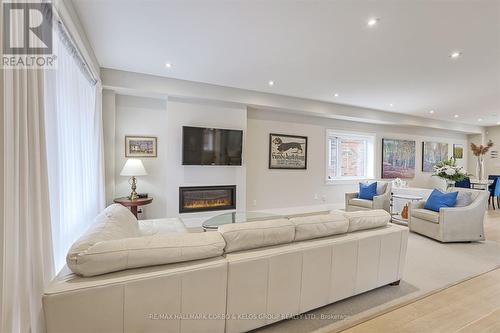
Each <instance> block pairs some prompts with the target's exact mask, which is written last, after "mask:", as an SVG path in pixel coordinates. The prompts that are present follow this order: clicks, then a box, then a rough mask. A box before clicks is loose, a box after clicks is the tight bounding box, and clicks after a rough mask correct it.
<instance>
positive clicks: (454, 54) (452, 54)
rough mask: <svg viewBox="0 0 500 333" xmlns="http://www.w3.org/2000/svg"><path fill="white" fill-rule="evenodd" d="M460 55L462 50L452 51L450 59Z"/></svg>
mask: <svg viewBox="0 0 500 333" xmlns="http://www.w3.org/2000/svg"><path fill="white" fill-rule="evenodd" d="M461 56H462V52H458V51H454V52H452V53H451V54H450V58H451V59H457V58H460V57H461Z"/></svg>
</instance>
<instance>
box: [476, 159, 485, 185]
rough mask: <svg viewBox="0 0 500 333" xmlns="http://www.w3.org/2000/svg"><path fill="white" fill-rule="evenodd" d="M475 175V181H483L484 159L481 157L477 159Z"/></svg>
mask: <svg viewBox="0 0 500 333" xmlns="http://www.w3.org/2000/svg"><path fill="white" fill-rule="evenodd" d="M476 174H477V179H479V180H483V179H484V158H483V156H478V157H477V165H476Z"/></svg>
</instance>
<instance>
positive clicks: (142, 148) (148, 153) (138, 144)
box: [125, 136, 158, 158]
mask: <svg viewBox="0 0 500 333" xmlns="http://www.w3.org/2000/svg"><path fill="white" fill-rule="evenodd" d="M157 156H158V155H157V153H156V137H155V136H125V157H137V158H139V157H140V158H144V157H157Z"/></svg>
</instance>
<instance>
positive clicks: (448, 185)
mask: <svg viewBox="0 0 500 333" xmlns="http://www.w3.org/2000/svg"><path fill="white" fill-rule="evenodd" d="M455 183H456V182H455V181H454V180H450V179H446V190H448V189H450V188H452V187H455Z"/></svg>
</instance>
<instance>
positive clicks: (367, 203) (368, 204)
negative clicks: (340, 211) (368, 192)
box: [349, 198, 373, 208]
mask: <svg viewBox="0 0 500 333" xmlns="http://www.w3.org/2000/svg"><path fill="white" fill-rule="evenodd" d="M349 205H352V206H358V207H363V208H372V207H373V201H372V200H366V199H358V198H354V199H350V200H349Z"/></svg>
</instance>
